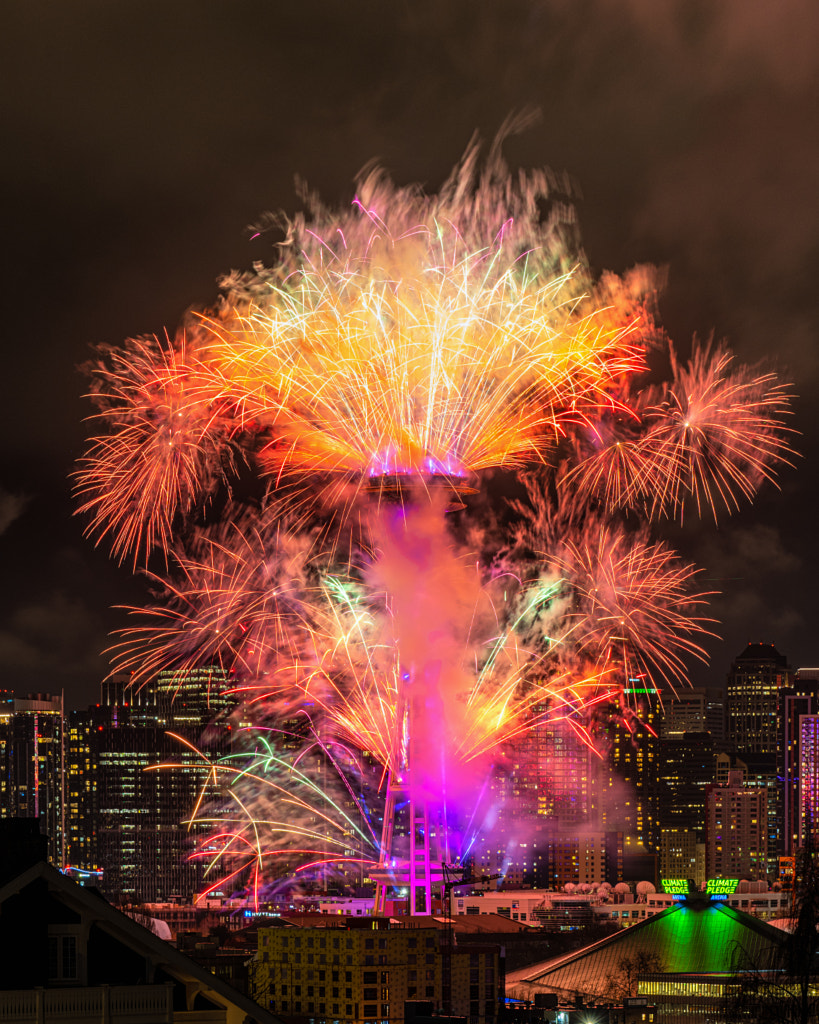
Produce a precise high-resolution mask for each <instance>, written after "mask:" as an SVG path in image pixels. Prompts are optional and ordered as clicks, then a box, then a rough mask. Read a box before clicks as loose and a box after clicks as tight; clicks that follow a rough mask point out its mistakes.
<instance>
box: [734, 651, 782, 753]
mask: <svg viewBox="0 0 819 1024" xmlns="http://www.w3.org/2000/svg"><path fill="white" fill-rule="evenodd" d="M791 677H792V672H791V670H790V668H789V667H788V660H787V658H786V657H785V656H784V655H782V654H780V653H779V651H777V649H776V648H775V647H774V645H773V644H758V643H757V644H748V646H747V647H746V648H745V650H744V651H742V652H741V653H740V654H738V655H737V657H736V658H735V659H734V662H733V664H732V665H731V670H730V672H729V673H728V692H727V700H726V739H727V740H728V742H729V743H730V744H732V745H733V747H734V750H735V751H736V752H737V753H738V754H740V756H741V755H742V754H774V755H775V754H776V750H777V741H778V728H777V706H778V701H779V691H780V690H782V689H784V688H785V687H788V686H789V685H790V682H791Z"/></svg>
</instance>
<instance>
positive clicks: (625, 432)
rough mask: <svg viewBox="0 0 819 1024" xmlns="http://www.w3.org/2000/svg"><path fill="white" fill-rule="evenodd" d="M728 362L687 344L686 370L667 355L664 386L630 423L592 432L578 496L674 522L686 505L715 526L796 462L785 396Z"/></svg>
mask: <svg viewBox="0 0 819 1024" xmlns="http://www.w3.org/2000/svg"><path fill="white" fill-rule="evenodd" d="M733 361H734V357H733V355H732V353H731V352H729V351H728V349H727V348H726V347H725V346H723V345H719V346H716V347H713V346H711V345H710V344H709V345H698V344H695V347H694V351H693V354H692V357H691V360H690V362H689V363H688V364H682V363H680V362H679V360H678V359H677V357H676V354H675V352H674V350H673V348H672V349H671V366H672V379H671V380H670V381H669V382H667V383H665V384H663V385H661V386H658V387H651V388H648V389H647V390H646V391H645V392H644V393H643V394H642V395H640V396H639V398H638V400H637V401H636V402H634V403H632V408H633V409H634V410H637V411H635V412H633V414H632V415H631V416H630V417H626V416H623V415H622V414H621V415H620V416H619V417H617V418H616V419H614V420H612V421H611V422H610V423H608V424H604V425H602V426H601V427H600V428H598V431H597V441H598V442H599V444H598V445H597V448H598V450H597V451H596V453H595V454H594V455H592V456H590V457H588V458H586V459H585V460H584V461H583V462H581V463H580V464H579V465H578V466H577V468H576V469H575V471H574V476H575V477H576V478H577V480H576V483H577V484H578V486H579V488H580V491H581V493H583V494H585V495H586V496H588V495H590V494H594V493H600V494H602V495H603V496H604V497H605V500H606V501H607V503H608V505H609V507H611V508H635V507H641V508H645V509H646V510H647V511H648V513H649V515H658V514H659V515H670V516H674V515H678V516H680V517H682V514H683V512H684V510H685V508H686V506H687V505H691V504H693V505H694V507H695V508H696V511H697V514H698V515H699V514H701V513H702V512H703V511H704V510H705V509H709V510H710V512H711V514H712V515H713V516H714V518H715V519H716V518H717V515H718V513H719V511H720V510H721V509H722V510H727V511H728V512H729V513H730V512H732V511H734V510H735V509H737V508H738V507H739V504H740V501H741V499H743V498H745V499H747V500H750V499H751V498H753V496H754V494H755V493H756V492H757V490H758V489H759V487H760V485H761V484H762V483H763V482H764V481H766V480H767V481H774V479H775V475H776V468H777V467H778V466H779V465H780V464H783V463H784V464H790V463H789V459H790V458H791V457H792V456H793V455H794V452H793V450H792V449H791V448H790V446H789V445H788V443H787V441H786V434H787V433H788V431H787V430H786V428H785V423H784V418H785V416H786V415H787V414H788V412H789V411H790V394H789V390H788V388H787V386H785V385H783V384H781V383H779V381H778V380H777V378H776V377H775V375H774V374H772V373H762V374H755V373H754V372H753V371H752V370H750V369H749V368H748V367H744V366H739V367H735V366H733V365H732V364H733ZM638 412H639V415H638Z"/></svg>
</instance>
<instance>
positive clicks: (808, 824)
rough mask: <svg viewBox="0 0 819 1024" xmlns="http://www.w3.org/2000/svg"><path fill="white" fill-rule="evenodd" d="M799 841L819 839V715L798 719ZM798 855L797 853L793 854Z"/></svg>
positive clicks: (814, 843)
mask: <svg viewBox="0 0 819 1024" xmlns="http://www.w3.org/2000/svg"><path fill="white" fill-rule="evenodd" d="M798 828H799V833H798V834H799V842H798V843H796V844H795V845H796V847H798V846H803V845H807V844H809V843H810V844H812V845H813V846H814V848H815V845H816V841H817V839H819V714H812V715H801V716H800V718H799V821H798ZM794 852H795V851H794Z"/></svg>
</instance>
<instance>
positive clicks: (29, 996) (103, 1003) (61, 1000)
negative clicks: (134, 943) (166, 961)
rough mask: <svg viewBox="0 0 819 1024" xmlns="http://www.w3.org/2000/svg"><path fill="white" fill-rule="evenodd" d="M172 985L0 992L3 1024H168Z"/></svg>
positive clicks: (171, 1003) (0, 1016)
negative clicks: (52, 1022)
mask: <svg viewBox="0 0 819 1024" xmlns="http://www.w3.org/2000/svg"><path fill="white" fill-rule="evenodd" d="M173 1019H174V1018H173V986H172V985H127V986H108V985H101V986H100V987H99V988H36V989H26V990H25V991H11V992H0V1022H2V1024H12V1022H13V1024H28V1022H29V1021H31V1022H32V1024H46V1022H48V1021H59V1022H60V1024H84V1022H89V1021H101V1022H105V1024H171V1022H172V1021H173Z"/></svg>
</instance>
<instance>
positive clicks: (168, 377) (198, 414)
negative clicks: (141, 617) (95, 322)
mask: <svg viewBox="0 0 819 1024" xmlns="http://www.w3.org/2000/svg"><path fill="white" fill-rule="evenodd" d="M92 372H93V374H94V381H95V390H94V392H93V397H94V398H95V400H96V402H97V404H98V405H99V407H100V412H99V413H98V414H97V417H96V418H97V419H99V420H104V421H105V422H106V424H107V425H108V426H109V427H110V433H109V434H106V435H103V436H101V437H98V438H96V439H95V440H94V441H93V442H92V444H91V447H90V449H89V451H88V453H87V454H86V455H85V457H84V458H83V459H81V460H80V468H79V470H78V471H77V473H76V474H75V476H76V480H77V484H76V490H77V492H78V494H79V495H80V498H81V500H82V504H81V505H80V508H79V511H80V512H82V513H89V514H90V515H91V516H92V519H91V525H90V527H89V531H88V532H89V533H91V534H94V535H96V536H97V539H98V540H101V539H102V538H104V537H106V536H108V537H110V540H111V548H112V550H113V553H114V556H115V557H116V558H118V560H119V561H122V560H123V559H124V558H126V557H127V556H128V555H129V554H133V556H134V560H135V561H136V559H137V558H138V556H139V553H140V551H144V552H145V553H146V554H147V553H148V552H149V551H150V550H151V549H152V548H153V547H155V546H159V547H162V548H167V547H168V546H169V545H170V543H171V540H172V537H173V529H172V527H173V521H174V517H175V516H176V515H177V513H183V514H184V513H187V512H189V511H190V510H191V509H192V508H193V507H194V505H195V504H197V503H201V502H202V501H204V500H205V499H206V497H207V495H208V494H209V493H210V492H211V491H212V490H213V488H214V486H215V484H216V482H217V480H218V478H219V477H221V475H222V473H223V472H226V471H229V470H231V469H232V468H233V459H232V449H231V447H230V445H229V436H230V432H231V429H232V428H231V426H230V425H229V424H228V422H227V419H226V417H225V416H224V415H223V414H221V413H219V412H218V411H217V409H216V407H215V405H214V403H213V401H212V400H210V396H204V395H203V394H202V393H201V390H200V387H199V384H198V383H197V381H196V377H195V372H194V371H193V369H192V367H191V365H190V364H189V363H188V361H187V352H186V345H185V339H184V336H182V337H181V338H180V339H179V340H178V341H177V342H176V344H175V345H174V344H172V343H171V342H170V341H168V340H167V339H164V340H161V339H159V338H155V337H154V338H143V339H139V340H135V341H132V342H130V343H129V344H128V345H127V346H126V347H125V348H124V349H123V350H121V351H115V350H109V349H104V350H102V353H101V358H100V359H98V360H97V361H96V362H95V363H94V365H93V370H92Z"/></svg>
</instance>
